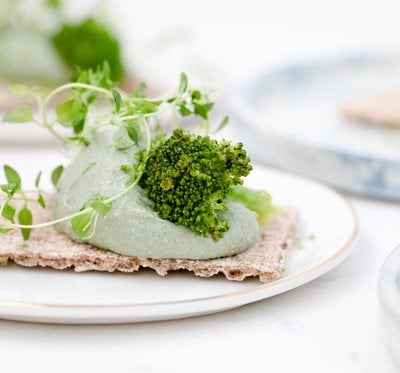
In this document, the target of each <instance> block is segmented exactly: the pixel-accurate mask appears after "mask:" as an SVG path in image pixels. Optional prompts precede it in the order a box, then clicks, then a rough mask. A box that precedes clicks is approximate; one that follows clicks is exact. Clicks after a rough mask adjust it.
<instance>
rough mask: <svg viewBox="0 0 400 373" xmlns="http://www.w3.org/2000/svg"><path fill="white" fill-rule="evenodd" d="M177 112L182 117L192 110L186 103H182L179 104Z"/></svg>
mask: <svg viewBox="0 0 400 373" xmlns="http://www.w3.org/2000/svg"><path fill="white" fill-rule="evenodd" d="M179 113H180V114H181V115H182V116H183V117H187V116H188V115H190V114H192V112H191V111H190V110H189V109H188V108H187V107H186V105H185V104H184V103H182V104H180V105H179Z"/></svg>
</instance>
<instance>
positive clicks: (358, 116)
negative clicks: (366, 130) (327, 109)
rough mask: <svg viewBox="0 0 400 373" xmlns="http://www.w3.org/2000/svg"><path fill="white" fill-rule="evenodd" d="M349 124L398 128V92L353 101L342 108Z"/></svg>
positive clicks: (399, 123) (399, 102) (399, 112)
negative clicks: (356, 123)
mask: <svg viewBox="0 0 400 373" xmlns="http://www.w3.org/2000/svg"><path fill="white" fill-rule="evenodd" d="M343 115H344V117H345V118H346V119H347V120H350V121H351V122H361V123H367V124H373V125H377V126H385V127H396V128H400V92H389V93H385V94H381V95H376V96H371V97H367V98H365V99H362V100H358V101H354V102H351V103H349V104H347V105H346V106H345V107H344V108H343Z"/></svg>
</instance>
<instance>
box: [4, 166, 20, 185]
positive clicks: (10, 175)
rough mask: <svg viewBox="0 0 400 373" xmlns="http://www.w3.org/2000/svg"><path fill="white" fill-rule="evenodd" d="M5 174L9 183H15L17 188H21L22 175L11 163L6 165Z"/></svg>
mask: <svg viewBox="0 0 400 373" xmlns="http://www.w3.org/2000/svg"><path fill="white" fill-rule="evenodd" d="M4 175H5V176H6V179H7V182H8V184H15V185H16V186H17V189H21V176H19V173H18V172H17V171H16V170H14V169H13V168H12V167H11V166H9V165H4Z"/></svg>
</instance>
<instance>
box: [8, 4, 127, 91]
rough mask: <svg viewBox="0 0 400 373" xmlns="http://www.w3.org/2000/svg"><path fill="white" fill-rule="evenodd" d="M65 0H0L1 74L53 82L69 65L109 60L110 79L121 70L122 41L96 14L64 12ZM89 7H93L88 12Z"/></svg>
mask: <svg viewBox="0 0 400 373" xmlns="http://www.w3.org/2000/svg"><path fill="white" fill-rule="evenodd" d="M67 4H68V5H70V4H69V3H68V2H67V1H66V0H18V1H17V0H1V1H0V45H1V46H2V48H1V49H0V77H3V78H6V79H12V80H30V81H32V80H33V81H40V82H47V83H50V84H52V82H53V83H59V82H61V81H64V80H67V79H68V77H69V75H70V70H71V67H76V66H78V67H81V68H84V69H86V68H93V69H94V68H96V67H97V66H99V65H102V63H103V62H104V61H107V62H108V64H109V66H110V68H111V77H112V78H113V80H116V81H122V80H123V79H124V75H125V69H124V67H123V62H122V57H121V46H120V43H119V41H118V39H117V37H116V36H115V35H114V34H113V32H112V31H111V30H110V27H109V26H108V25H107V23H106V22H104V21H103V20H100V19H98V18H96V17H95V16H94V14H87V15H86V14H85V15H83V16H82V15H81V14H80V15H79V17H78V18H79V19H77V21H76V22H73V21H71V19H70V18H69V19H67V17H66V15H65V13H66V12H65V9H66V5H67ZM92 13H93V12H92Z"/></svg>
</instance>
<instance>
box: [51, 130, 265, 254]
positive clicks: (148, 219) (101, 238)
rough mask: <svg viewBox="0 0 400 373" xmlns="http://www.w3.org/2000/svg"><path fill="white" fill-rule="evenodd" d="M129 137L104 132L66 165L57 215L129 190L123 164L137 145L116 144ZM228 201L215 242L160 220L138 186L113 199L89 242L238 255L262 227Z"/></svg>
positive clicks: (119, 248) (114, 247)
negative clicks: (122, 147) (223, 225)
mask: <svg viewBox="0 0 400 373" xmlns="http://www.w3.org/2000/svg"><path fill="white" fill-rule="evenodd" d="M124 136H125V135H124V132H121V131H120V130H116V129H115V128H110V129H106V130H103V131H99V132H98V133H97V134H96V135H95V136H94V138H93V140H92V142H91V144H90V145H89V146H87V147H85V148H83V149H82V150H81V152H80V153H79V154H78V156H77V157H76V158H75V160H74V161H73V162H72V163H71V164H70V165H69V166H68V167H67V168H66V169H65V171H64V173H63V174H62V176H61V178H60V180H59V182H58V187H57V192H56V195H55V198H54V206H53V208H54V215H55V218H56V219H58V218H62V217H64V216H67V215H70V214H73V213H76V212H77V211H79V210H80V208H81V207H82V205H83V204H84V203H85V202H86V201H88V200H90V199H95V198H98V197H112V196H114V195H116V194H118V193H120V192H122V191H123V190H124V189H126V186H127V182H128V176H127V175H126V174H125V173H123V172H122V171H121V170H120V166H121V165H122V164H127V163H130V164H131V163H132V159H134V154H135V153H136V152H137V150H138V148H137V147H136V146H132V147H130V148H129V149H127V150H118V149H117V148H116V147H115V146H113V145H111V144H113V143H114V144H116V143H120V142H121V141H122V142H124V141H125V142H128V140H127V139H126V138H125V137H124ZM227 205H228V211H226V212H223V213H222V215H221V216H222V217H223V218H224V219H226V220H227V221H228V223H229V227H230V228H229V230H228V231H227V232H226V233H225V234H224V237H223V238H221V239H219V240H218V241H214V240H213V239H212V238H211V237H203V236H199V235H197V234H195V233H193V232H192V231H190V230H189V229H187V228H185V227H182V226H178V225H175V224H173V223H171V222H170V221H168V220H163V219H160V218H159V217H158V215H157V214H156V213H155V212H154V211H153V210H152V209H151V202H150V201H149V200H148V199H147V198H146V197H145V196H144V193H143V190H142V189H141V188H140V187H139V186H136V187H135V188H133V189H132V190H131V191H129V192H128V193H127V194H125V195H124V196H122V197H121V198H119V199H117V200H116V201H114V202H113V205H112V208H111V210H110V212H109V213H108V214H107V216H106V217H105V218H104V219H103V218H101V217H99V220H98V224H97V227H96V231H95V234H94V236H93V237H92V238H90V239H89V240H88V241H87V242H89V243H91V244H92V245H94V246H97V247H100V248H103V249H107V250H111V251H114V252H116V253H119V254H123V255H129V256H138V257H144V258H176V259H210V258H217V257H223V256H229V255H233V254H237V253H239V252H241V251H243V250H245V249H247V248H248V247H250V246H251V245H252V244H254V243H255V241H256V239H257V236H258V230H259V228H258V223H257V216H256V214H255V213H253V212H252V211H250V210H248V209H247V208H246V207H244V206H243V205H242V204H240V203H237V202H228V203H227ZM57 228H58V229H59V230H60V231H61V232H63V233H65V234H66V235H68V236H69V237H71V238H73V239H74V240H77V241H79V239H78V238H77V236H76V235H75V234H74V233H73V231H72V227H71V222H70V221H66V222H64V223H60V224H58V226H57Z"/></svg>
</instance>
